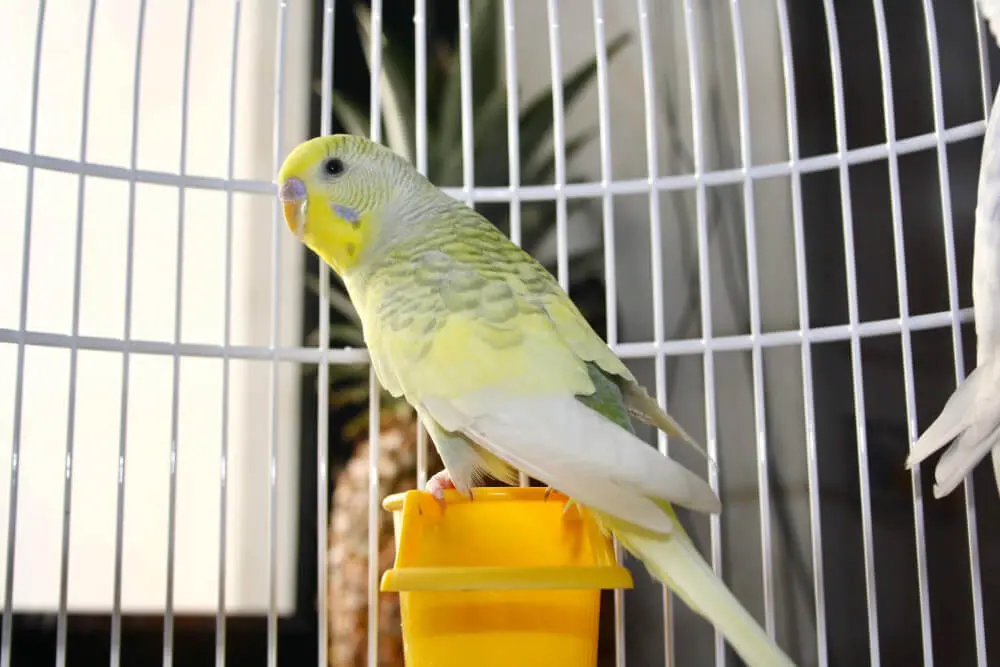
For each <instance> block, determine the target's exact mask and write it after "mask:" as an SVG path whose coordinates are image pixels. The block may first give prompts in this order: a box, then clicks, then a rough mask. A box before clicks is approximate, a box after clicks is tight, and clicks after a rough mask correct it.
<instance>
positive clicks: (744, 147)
mask: <svg viewBox="0 0 1000 667" xmlns="http://www.w3.org/2000/svg"><path fill="white" fill-rule="evenodd" d="M730 8H731V10H732V11H731V14H730V15H731V18H732V25H733V44H734V47H735V48H734V51H735V56H736V90H737V97H738V101H739V116H740V155H741V157H742V165H743V208H744V216H743V222H744V225H745V227H746V253H747V294H748V297H749V298H748V300H749V302H750V339H751V345H752V347H751V348H750V363H751V366H752V368H751V374H752V376H753V377H752V382H753V404H754V432H755V435H756V440H757V486H758V493H759V494H760V543H761V561H762V570H763V572H762V577H763V588H764V627H765V628H766V630H767V634H768V636H770V637H771V639H774V556H773V553H772V552H773V548H774V543H773V540H772V538H771V487H770V481H769V479H768V460H767V457H768V451H767V416H766V414H765V412H764V378H763V371H762V366H763V365H764V362H763V353H762V350H761V346H760V327H761V324H760V280H759V278H758V271H757V220H756V217H757V216H756V206H755V204H754V197H753V179H752V178H750V167H751V166H752V164H753V152H752V149H751V145H750V101H749V95H750V93H749V90H748V89H747V85H748V84H747V63H746V48H745V47H744V43H743V19H742V17H741V15H740V3H739V0H732V3H731V5H730Z"/></svg>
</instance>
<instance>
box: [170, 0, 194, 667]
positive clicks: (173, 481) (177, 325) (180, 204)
mask: <svg viewBox="0 0 1000 667" xmlns="http://www.w3.org/2000/svg"><path fill="white" fill-rule="evenodd" d="M193 26H194V0H188V6H187V21H186V26H185V29H184V73H183V75H182V89H181V136H180V142H181V146H180V148H181V154H180V174H181V176H183V175H184V173H185V172H186V171H187V131H188V89H189V86H188V84H189V81H190V72H191V29H192V27H193ZM175 271H176V276H175V281H176V282H175V292H174V294H175V297H174V342H175V343H180V342H181V314H182V313H183V309H182V307H181V304H182V303H183V296H184V186H181V187H180V188H178V191H177V263H176V266H175ZM180 386H181V357H180V355H179V354H178V353H177V352H176V351H175V352H174V360H173V387H172V390H171V397H170V479H169V492H168V499H167V584H166V603H165V605H164V611H163V667H170V665H172V664H173V661H174V656H173V653H174V581H175V577H176V574H175V572H174V569H175V567H176V557H177V448H178V443H177V439H178V437H179V435H180V434H179V421H180V399H181V389H180Z"/></svg>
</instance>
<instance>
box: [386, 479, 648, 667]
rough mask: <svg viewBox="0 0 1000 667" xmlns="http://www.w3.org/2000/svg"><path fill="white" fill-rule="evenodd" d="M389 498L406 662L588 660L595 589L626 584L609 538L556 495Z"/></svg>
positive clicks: (500, 666) (558, 665)
mask: <svg viewBox="0 0 1000 667" xmlns="http://www.w3.org/2000/svg"><path fill="white" fill-rule="evenodd" d="M472 495H473V499H472V501H469V500H468V499H466V498H464V497H462V495H461V494H459V493H458V492H457V491H455V490H453V489H449V490H447V491H445V495H444V498H445V503H446V508H445V510H444V511H443V512H442V509H441V506H440V505H439V504H438V501H437V500H436V499H435V498H434V497H433V496H431V495H430V494H428V493H425V492H423V491H408V492H406V493H401V494H396V495H392V496H389V497H388V498H386V499H385V501H384V502H383V503H382V506H383V507H384V508H385V509H386V510H388V511H391V512H392V513H393V527H394V530H395V539H396V561H395V564H394V565H395V566H394V567H393V568H392V569H390V570H388V571H387V572H386V573H385V575H384V576H383V577H382V586H381V590H383V591H398V592H399V597H400V609H401V617H402V625H403V644H404V652H405V659H406V665H407V667H431V666H433V667H534V666H538V667H594V665H596V664H597V635H598V620H599V615H600V599H601V598H600V595H601V589H612V588H632V576H631V574H630V573H629V571H628V570H627V569H625V568H624V567H621V566H619V565H618V564H617V563H616V561H615V556H614V550H613V548H612V544H611V540H610V539H609V538H608V537H606V536H604V535H603V534H602V533H601V532H600V530H599V528H598V527H597V524H596V523H595V522H594V520H593V518H592V517H591V516H590V515H589V513H587V512H586V511H585V510H582V509H581V508H580V507H579V506H578V505H575V504H573V505H570V506H569V507H568V508H567V509H566V510H565V511H564V508H565V507H566V502H567V500H568V499H567V498H566V496H564V495H562V494H560V493H557V492H555V491H552V492H551V493H549V495H548V497H547V498H546V497H545V490H544V489H542V488H537V487H483V488H476V489H473V490H472Z"/></svg>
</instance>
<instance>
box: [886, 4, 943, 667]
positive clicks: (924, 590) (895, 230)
mask: <svg viewBox="0 0 1000 667" xmlns="http://www.w3.org/2000/svg"><path fill="white" fill-rule="evenodd" d="M872 5H873V9H874V11H875V32H876V36H877V39H878V57H879V65H880V71H881V80H882V100H883V104H882V109H883V115H884V122H885V142H886V145H888V146H889V160H888V167H889V195H890V202H891V203H890V205H891V209H892V235H893V245H894V251H895V256H896V294H897V300H898V303H899V315H900V317H901V318H904V319H905V318H906V317H908V316H909V314H910V305H909V299H908V297H907V295H908V294H909V289H908V287H907V278H906V248H905V245H904V243H903V211H902V200H901V199H900V186H899V161H898V158H897V157H896V153H895V152H894V151H893V150H892V147H893V144H894V143H895V141H896V109H895V103H894V100H893V95H892V65H891V63H890V59H889V37H888V34H887V31H886V24H885V7H884V6H883V4H882V0H873V2H872ZM900 346H901V348H902V359H903V392H904V396H905V401H906V423H907V435H908V437H909V440H910V445H911V446H912V444H913V443H914V442H916V440H917V437H918V435H919V434H918V433H917V403H916V388H915V387H914V380H913V346H912V343H911V341H910V331H909V329H907V328H906V327H905V326H903V327H902V328H901V331H900ZM910 481H911V486H912V497H913V530H914V537H915V539H916V547H917V548H916V559H917V594H918V598H919V604H920V634H921V644H922V650H923V655H924V665H926V667H931V665H933V664H934V650H933V646H932V645H931V613H930V593H929V590H928V585H927V584H928V582H927V549H926V546H925V545H926V535H925V531H924V505H923V498H922V496H921V493H920V470H919V468H916V467H915V468H913V470H912V471H911V473H910Z"/></svg>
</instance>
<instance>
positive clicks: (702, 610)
mask: <svg viewBox="0 0 1000 667" xmlns="http://www.w3.org/2000/svg"><path fill="white" fill-rule="evenodd" d="M670 514H673V513H672V512H670ZM605 523H606V524H607V526H608V527H609V528H610V529H611V530H612V532H613V533H614V534H615V536H616V537H617V538H618V540H619V542H621V544H622V546H623V547H624V548H625V549H627V550H628V551H629V552H631V553H632V554H633V555H634V556H636V557H637V558H639V559H640V560H642V562H643V563H644V564H645V566H646V568H647V569H648V570H649V571H650V573H651V574H652V575H653V576H654V577H656V578H657V579H659V580H660V581H662V582H663V583H664V584H666V585H667V586H668V587H669V588H670V590H672V591H673V592H674V593H675V594H676V595H677V596H678V597H680V598H681V599H682V600H684V602H685V603H686V604H687V605H688V606H689V607H690V608H691V609H692V610H693V611H695V612H696V613H698V614H700V615H701V616H703V617H704V618H705V619H707V620H708V621H709V622H711V623H712V624H714V625H715V627H716V628H717V629H718V630H719V632H721V633H722V634H723V635H724V636H725V637H726V639H727V640H728V641H729V643H730V644H732V646H733V648H734V649H736V652H737V653H738V654H739V655H740V657H742V658H743V660H744V661H745V662H746V663H747V665H749V667H784V666H789V665H790V666H792V667H794V664H795V663H793V662H792V661H791V659H789V657H788V656H787V655H785V653H784V652H782V650H781V649H780V648H778V646H777V645H776V644H775V643H774V642H773V641H772V640H771V639H770V638H769V637H768V636H767V634H766V633H765V632H764V630H763V629H762V628H761V627H760V625H759V624H758V623H757V621H755V620H754V618H753V616H751V615H750V612H748V611H747V610H746V609H745V608H744V607H743V605H741V604H740V602H739V600H737V599H736V597H735V596H734V595H733V594H732V593H731V592H730V591H729V589H728V588H726V585H725V583H723V582H722V580H721V579H719V577H718V576H716V574H715V572H713V571H712V568H711V567H710V566H709V565H708V563H706V562H705V560H704V559H703V558H702V557H701V554H699V553H698V550H697V549H695V547H694V544H692V543H691V540H690V539H689V538H688V537H687V535H685V534H684V533H683V532H682V531H683V529H682V528H681V526H680V523H675V525H676V526H677V529H676V530H675V531H674V532H673V533H671V534H669V535H656V534H653V533H648V532H645V531H642V532H640V531H637V530H636V529H634V528H631V527H630V526H629V525H628V524H622V523H620V522H616V521H614V520H611V521H608V520H605Z"/></svg>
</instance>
